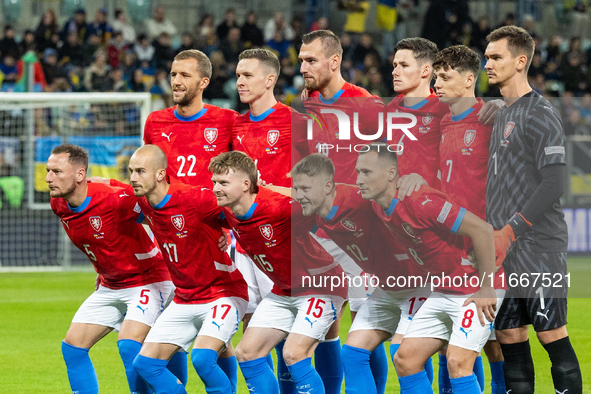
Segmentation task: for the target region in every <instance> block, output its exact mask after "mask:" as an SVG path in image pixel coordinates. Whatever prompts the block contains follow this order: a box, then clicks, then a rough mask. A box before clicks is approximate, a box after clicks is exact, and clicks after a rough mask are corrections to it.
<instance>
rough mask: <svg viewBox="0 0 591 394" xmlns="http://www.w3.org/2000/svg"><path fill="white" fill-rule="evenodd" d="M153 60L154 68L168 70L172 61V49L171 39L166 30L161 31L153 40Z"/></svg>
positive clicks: (173, 54)
mask: <svg viewBox="0 0 591 394" xmlns="http://www.w3.org/2000/svg"><path fill="white" fill-rule="evenodd" d="M152 46H153V47H154V60H155V66H156V68H162V69H165V70H170V67H171V66H172V61H173V60H174V56H175V53H174V49H172V41H171V39H170V36H169V35H168V33H167V32H162V33H160V35H159V36H158V38H157V39H156V40H154V42H152Z"/></svg>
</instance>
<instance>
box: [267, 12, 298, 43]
mask: <svg viewBox="0 0 591 394" xmlns="http://www.w3.org/2000/svg"><path fill="white" fill-rule="evenodd" d="M278 31H279V32H281V33H282V36H283V38H284V39H285V40H287V41H291V40H293V39H294V37H295V32H294V31H293V29H292V28H291V26H290V25H288V24H287V23H286V22H285V17H284V16H283V13H282V12H276V13H275V16H274V17H273V18H271V19H269V20H268V21H267V23H266V24H265V30H264V38H265V42H268V41H270V40H272V39H274V38H275V33H276V32H278Z"/></svg>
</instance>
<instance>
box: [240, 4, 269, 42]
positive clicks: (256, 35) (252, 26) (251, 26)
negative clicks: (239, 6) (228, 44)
mask: <svg viewBox="0 0 591 394" xmlns="http://www.w3.org/2000/svg"><path fill="white" fill-rule="evenodd" d="M240 37H241V38H242V42H244V47H245V48H246V49H250V48H256V47H262V46H263V45H264V44H265V40H264V39H263V31H262V30H261V29H260V27H258V26H257V13H256V12H254V11H252V10H251V11H248V14H246V19H245V21H244V25H242V27H241V28H240Z"/></svg>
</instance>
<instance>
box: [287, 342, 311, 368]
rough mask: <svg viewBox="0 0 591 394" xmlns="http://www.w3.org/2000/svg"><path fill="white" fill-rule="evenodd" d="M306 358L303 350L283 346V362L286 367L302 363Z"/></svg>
mask: <svg viewBox="0 0 591 394" xmlns="http://www.w3.org/2000/svg"><path fill="white" fill-rule="evenodd" d="M306 357H307V354H306V351H305V349H302V348H298V347H296V346H289V345H288V344H285V346H283V360H284V361H285V364H287V365H293V364H295V363H297V362H300V361H302V360H303V359H305V358H306Z"/></svg>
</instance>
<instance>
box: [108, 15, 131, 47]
mask: <svg viewBox="0 0 591 394" xmlns="http://www.w3.org/2000/svg"><path fill="white" fill-rule="evenodd" d="M111 25H112V26H113V31H120V32H121V33H123V41H124V42H125V43H126V44H128V45H131V44H133V43H134V42H135V39H136V35H135V29H134V28H133V26H132V25H131V23H128V22H127V17H126V16H125V13H124V12H123V10H122V9H121V8H117V9H116V10H115V20H114V21H113V22H111Z"/></svg>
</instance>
